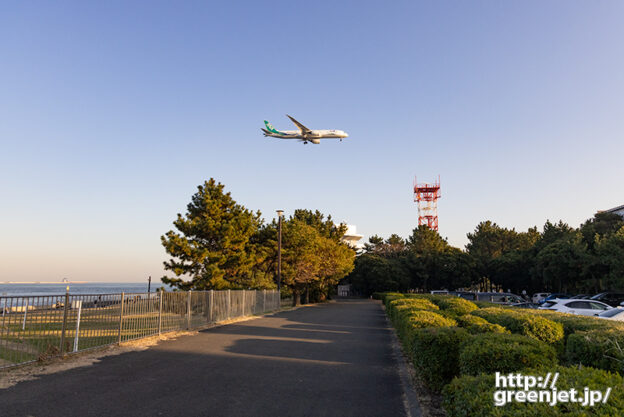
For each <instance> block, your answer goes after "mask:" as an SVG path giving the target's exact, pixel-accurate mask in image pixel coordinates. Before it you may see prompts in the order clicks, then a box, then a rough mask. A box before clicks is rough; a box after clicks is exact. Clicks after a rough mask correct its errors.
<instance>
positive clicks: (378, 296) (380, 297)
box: [372, 292, 386, 301]
mask: <svg viewBox="0 0 624 417" xmlns="http://www.w3.org/2000/svg"><path fill="white" fill-rule="evenodd" d="M385 296H386V293H383V292H374V293H373V295H372V297H373V300H382V301H383V299H384V298H385Z"/></svg>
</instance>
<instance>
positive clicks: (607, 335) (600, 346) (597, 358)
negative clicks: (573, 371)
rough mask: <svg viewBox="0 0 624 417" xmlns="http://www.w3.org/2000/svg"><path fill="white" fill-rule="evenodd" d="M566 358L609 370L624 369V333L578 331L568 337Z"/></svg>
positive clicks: (616, 331)
mask: <svg viewBox="0 0 624 417" xmlns="http://www.w3.org/2000/svg"><path fill="white" fill-rule="evenodd" d="M566 359H567V360H568V362H570V363H571V364H582V365H585V366H592V367H594V368H600V369H605V370H607V371H614V372H620V373H622V371H623V370H624V333H623V332H621V331H619V330H615V329H611V330H592V331H589V332H577V333H573V334H571V335H570V336H569V337H568V342H567V343H566Z"/></svg>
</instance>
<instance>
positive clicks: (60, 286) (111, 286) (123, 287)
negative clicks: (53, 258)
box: [0, 281, 172, 297]
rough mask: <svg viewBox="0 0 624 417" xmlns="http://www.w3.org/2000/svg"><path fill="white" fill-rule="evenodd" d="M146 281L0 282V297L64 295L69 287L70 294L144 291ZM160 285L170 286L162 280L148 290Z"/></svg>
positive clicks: (153, 290)
mask: <svg viewBox="0 0 624 417" xmlns="http://www.w3.org/2000/svg"><path fill="white" fill-rule="evenodd" d="M147 285H148V284H147V282H71V281H70V282H59V283H56V282H41V283H13V282H0V297H2V296H5V297H6V296H16V295H20V296H23V295H64V294H65V291H66V288H67V287H69V293H70V294H118V293H122V292H125V293H146V292H147ZM161 287H163V288H164V289H165V291H171V290H172V288H171V287H169V286H168V285H165V284H163V283H162V282H159V281H156V282H152V283H151V285H150V292H155V291H158V290H159V289H160V288H161Z"/></svg>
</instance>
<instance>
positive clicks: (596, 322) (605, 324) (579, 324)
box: [533, 310, 624, 338]
mask: <svg viewBox="0 0 624 417" xmlns="http://www.w3.org/2000/svg"><path fill="white" fill-rule="evenodd" d="M533 313H534V314H537V315H539V316H541V317H545V318H547V319H549V320H552V321H554V322H556V323H561V324H562V325H563V332H564V334H565V337H566V338H567V337H568V336H569V335H571V334H572V333H575V332H583V331H589V330H608V329H621V330H624V325H623V324H621V323H619V322H615V321H612V320H605V319H599V318H598V317H590V316H578V315H574V314H565V313H560V312H558V311H549V310H534V311H533Z"/></svg>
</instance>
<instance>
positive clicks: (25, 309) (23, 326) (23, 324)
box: [22, 298, 29, 330]
mask: <svg viewBox="0 0 624 417" xmlns="http://www.w3.org/2000/svg"><path fill="white" fill-rule="evenodd" d="M28 302H29V299H28V298H26V306H25V307H24V321H23V322H22V330H26V315H27V314H28V305H29V303H28Z"/></svg>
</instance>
